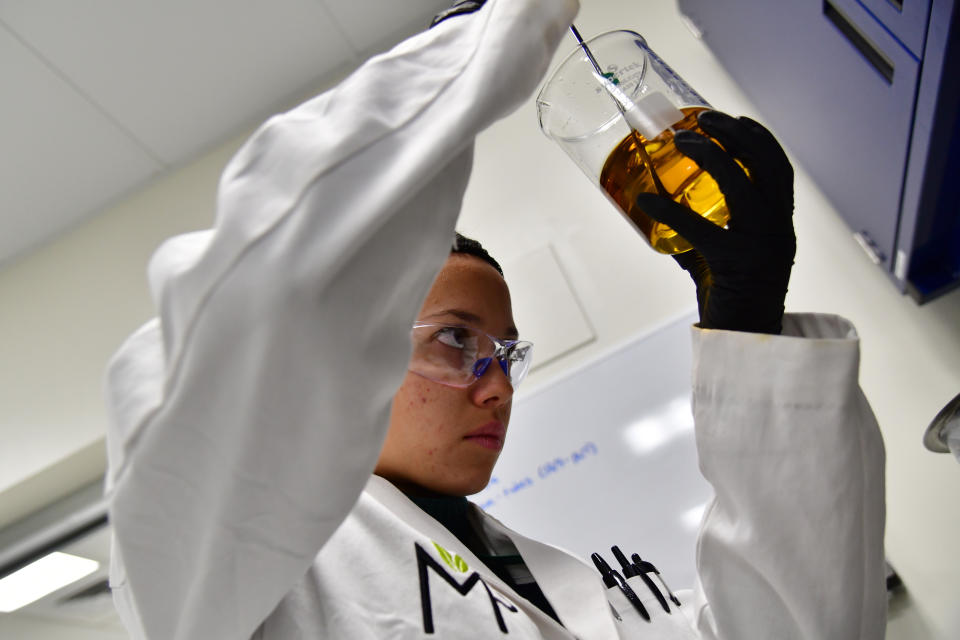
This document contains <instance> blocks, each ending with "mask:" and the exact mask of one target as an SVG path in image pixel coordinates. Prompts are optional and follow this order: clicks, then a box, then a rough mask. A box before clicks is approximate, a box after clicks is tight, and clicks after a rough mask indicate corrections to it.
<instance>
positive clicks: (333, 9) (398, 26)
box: [322, 0, 453, 52]
mask: <svg viewBox="0 0 960 640" xmlns="http://www.w3.org/2000/svg"><path fill="white" fill-rule="evenodd" d="M322 2H324V3H326V5H327V6H328V7H329V9H330V13H332V14H333V16H334V18H335V19H336V21H337V23H338V24H339V25H340V27H341V28H342V29H343V32H344V33H345V34H346V35H347V37H348V38H349V39H350V43H351V44H352V45H353V46H354V48H355V49H356V50H357V51H361V52H370V51H373V50H376V49H379V48H382V47H384V46H387V45H389V44H392V43H393V42H395V41H399V40H400V39H401V38H402V37H404V36H407V35H411V34H413V33H416V32H417V31H420V30H422V29H425V28H426V27H427V25H429V24H430V20H431V18H433V16H435V15H436V14H437V12H439V11H440V10H441V9H446V8H447V7H449V6H450V5H451V4H453V0H403V1H402V2H397V0H322Z"/></svg>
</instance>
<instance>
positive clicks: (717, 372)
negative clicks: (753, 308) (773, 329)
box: [691, 314, 860, 405]
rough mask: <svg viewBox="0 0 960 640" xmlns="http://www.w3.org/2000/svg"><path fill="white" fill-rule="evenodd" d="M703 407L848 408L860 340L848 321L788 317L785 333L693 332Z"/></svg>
mask: <svg viewBox="0 0 960 640" xmlns="http://www.w3.org/2000/svg"><path fill="white" fill-rule="evenodd" d="M691 332H692V338H693V389H694V396H695V398H696V399H697V401H698V402H701V403H703V402H706V403H709V402H711V401H712V400H718V401H720V399H722V402H723V403H729V402H730V401H731V399H733V398H737V399H739V400H740V401H742V402H749V403H762V404H768V403H774V404H776V403H777V402H780V401H784V402H789V403H800V404H803V403H811V404H816V405H822V404H823V403H824V402H827V403H829V402H831V398H833V399H835V400H836V401H837V402H843V401H845V399H846V398H847V397H848V396H847V393H848V392H849V391H850V386H851V384H853V385H855V384H856V383H857V374H858V370H859V353H860V351H859V349H860V346H859V337H858V336H857V332H856V330H855V329H854V327H853V325H852V324H851V323H850V322H849V321H848V320H846V319H844V318H842V317H840V316H836V315H828V314H787V315H785V316H784V319H783V333H782V334H780V335H770V334H763V333H747V332H739V331H725V330H715V329H701V328H697V327H694V328H692V330H691Z"/></svg>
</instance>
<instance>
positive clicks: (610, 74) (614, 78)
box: [603, 71, 620, 85]
mask: <svg viewBox="0 0 960 640" xmlns="http://www.w3.org/2000/svg"><path fill="white" fill-rule="evenodd" d="M603 77H604V78H606V79H607V80H609V81H610V82H612V83H613V84H615V85H617V84H620V80H619V79H618V78H617V76H616V75H614V73H613V71H607V72H606V73H605V74H603Z"/></svg>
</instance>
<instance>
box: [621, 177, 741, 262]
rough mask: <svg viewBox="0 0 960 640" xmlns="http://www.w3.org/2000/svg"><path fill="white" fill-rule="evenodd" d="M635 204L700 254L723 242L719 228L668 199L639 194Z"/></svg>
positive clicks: (652, 194)
mask: <svg viewBox="0 0 960 640" xmlns="http://www.w3.org/2000/svg"><path fill="white" fill-rule="evenodd" d="M636 204H637V206H638V207H640V210H641V211H643V212H644V213H645V214H647V215H648V216H650V217H651V218H653V219H654V220H656V221H657V222H660V223H663V224H665V225H667V226H668V227H670V228H671V229H673V230H674V231H676V232H677V233H679V234H680V236H681V237H683V238H684V239H685V240H686V241H687V242H689V243H690V244H692V245H693V246H694V248H696V249H697V250H698V251H700V252H701V253H704V254H709V253H710V251H711V249H712V248H714V247H716V246H718V245H719V244H721V243H722V242H723V237H722V236H723V234H724V233H725V232H724V230H723V229H722V228H721V227H718V226H717V225H715V224H713V223H712V222H710V221H709V220H707V219H706V218H703V217H701V216H700V215H699V214H697V213H695V212H693V211H691V210H690V209H688V208H687V207H684V206H683V205H681V204H678V203H676V202H674V201H673V200H671V199H669V198H666V197H664V196H660V195H657V194H655V193H641V194H640V195H638V196H637V198H636ZM681 266H682V265H681ZM684 268H686V267H684Z"/></svg>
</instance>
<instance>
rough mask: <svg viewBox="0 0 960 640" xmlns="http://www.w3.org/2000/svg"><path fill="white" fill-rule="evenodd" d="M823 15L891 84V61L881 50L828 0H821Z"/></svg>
mask: <svg viewBox="0 0 960 640" xmlns="http://www.w3.org/2000/svg"><path fill="white" fill-rule="evenodd" d="M823 15H825V16H826V17H827V19H828V20H830V22H832V23H833V26H835V27H836V28H837V29H838V30H839V31H840V33H842V34H843V35H844V36H846V38H847V40H848V41H849V42H850V44H852V45H853V46H854V47H855V48H856V50H857V51H859V52H860V54H861V55H862V56H863V57H864V58H866V60H867V62H869V63H870V65H871V66H872V67H873V68H874V69H876V70H877V73H879V74H880V75H881V76H883V79H884V80H886V81H887V84H893V63H892V62H890V60H888V59H887V56H885V55H883V52H882V51H880V49H879V48H878V47H877V45H875V44H873V43H872V42H871V41H870V40H869V39H868V38H867V36H865V35H864V34H863V33H862V32H861V31H860V29H858V28H857V26H856V25H855V24H853V23H852V22H851V21H850V18H848V17H847V16H845V15H844V14H843V12H841V11H840V9H838V8H837V7H835V6H834V5H833V3H832V2H830V0H823Z"/></svg>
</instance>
